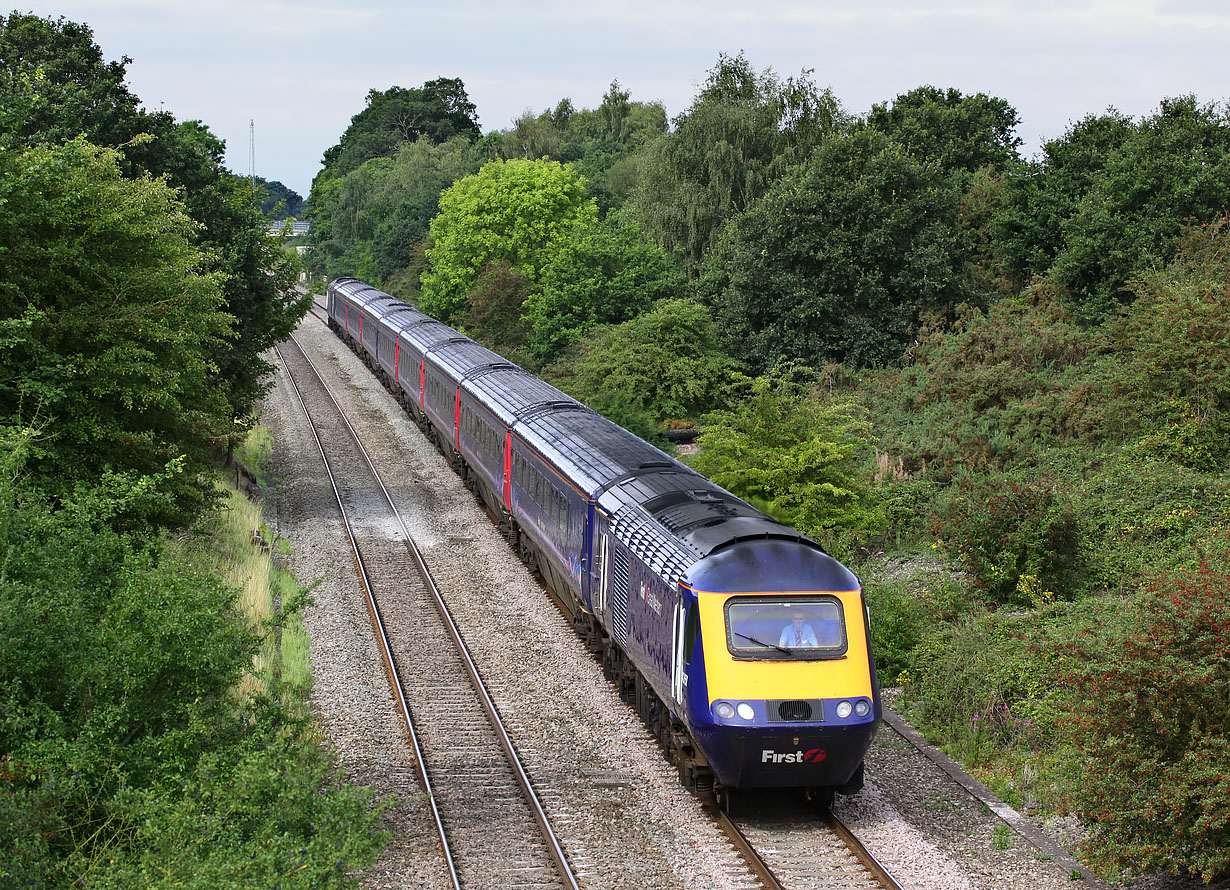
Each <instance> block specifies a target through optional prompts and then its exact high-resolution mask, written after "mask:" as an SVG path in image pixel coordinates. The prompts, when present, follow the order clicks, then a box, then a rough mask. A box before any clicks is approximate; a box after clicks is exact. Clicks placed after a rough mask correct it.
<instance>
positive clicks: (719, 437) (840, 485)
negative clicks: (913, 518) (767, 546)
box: [689, 363, 871, 538]
mask: <svg viewBox="0 0 1230 890" xmlns="http://www.w3.org/2000/svg"><path fill="white" fill-rule="evenodd" d="M726 399H727V401H728V402H729V403H730V404H731V405H732V406H733V407H731V408H729V409H726V410H719V411H715V412H714V413H712V414H710V415H708V416H707V417H706V418H705V426H704V429H703V431H702V433H701V436H700V439H699V440H698V441H697V446H698V450H697V452H696V454H695V455H693V456H692V457H691V458H690V459H689V463H690V464H691V465H692V466H693V467H695V468H696V469H697V470H699V471H700V472H701V473H704V474H705V475H706V476H708V477H709V478H710V479H712V480H713V481H714V482H716V483H718V484H719V485H721V486H723V487H725V488H728V489H730V490H731V491H733V492H734V493H735V494H737V495H739V496H740V497H743V498H746V499H748V500H750V501H751V502H752V503H754V504H758V505H760V506H761V508H762V509H765V510H767V511H768V512H770V513H772V514H773V515H775V516H777V517H779V518H780V519H782V520H783V521H784V522H788V523H790V524H791V525H793V526H795V527H796V528H798V529H799V530H801V531H803V532H805V533H807V534H810V535H813V536H816V537H819V538H831V537H832V535H833V533H834V532H838V531H850V530H859V531H867V528H866V526H867V522H868V519H869V513H868V510H867V505H866V504H867V498H868V482H869V479H870V466H871V463H870V439H869V434H870V430H871V424H870V422H869V421H868V419H867V416H866V411H865V410H864V409H862V408H861V407H860V406H859V405H858V404H857V403H856V402H854V401H853V400H850V399H848V398H843V397H830V396H829V395H828V394H827V393H825V392H824V390H823V388H822V387H820V386H819V385H818V381H817V379H816V375H815V374H814V372H812V371H811V370H810V369H809V368H805V367H802V366H800V365H795V364H791V363H782V364H779V365H778V366H777V367H775V368H774V369H773V370H772V371H771V372H770V373H769V374H766V375H764V376H762V377H756V378H749V377H741V378H739V379H738V380H737V381H736V382H735V384H734V385H733V386H732V387H731V390H730V392H729V393H728V394H727V395H726Z"/></svg>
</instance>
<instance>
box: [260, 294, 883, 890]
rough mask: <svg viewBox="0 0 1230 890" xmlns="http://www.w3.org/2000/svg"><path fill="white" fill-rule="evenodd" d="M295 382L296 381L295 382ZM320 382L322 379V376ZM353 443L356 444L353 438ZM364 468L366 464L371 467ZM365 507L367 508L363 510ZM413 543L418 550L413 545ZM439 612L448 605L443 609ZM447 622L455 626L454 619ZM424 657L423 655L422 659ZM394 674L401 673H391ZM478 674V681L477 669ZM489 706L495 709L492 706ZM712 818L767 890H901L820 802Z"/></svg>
mask: <svg viewBox="0 0 1230 890" xmlns="http://www.w3.org/2000/svg"><path fill="white" fill-rule="evenodd" d="M312 314H313V315H314V316H315V317H316V318H318V319H319V320H320V321H321V322H322V323H326V322H327V314H326V313H325V310H324V307H323V306H320V305H319V304H316V305H314V306H313V309H312ZM300 355H302V353H300ZM302 357H303V359H304V360H305V362H306V361H307V360H306V356H305V355H302ZM283 361H284V363H285V361H286V358H285V357H283ZM309 364H310V362H309ZM288 370H289V368H288ZM292 379H295V378H294V377H292ZM316 379H317V380H319V378H318V376H317V378H316ZM320 385H321V387H322V388H323V387H324V384H323V382H320ZM305 410H306V409H305ZM331 410H332V411H333V412H334V413H337V414H339V415H340V408H337V407H336V403H333V405H332V409H331ZM310 413H311V412H309V414H310ZM351 438H352V439H353V438H354V437H351ZM360 447H361V446H360ZM364 463H365V464H366V462H364ZM360 474H367V475H374V474H375V470H374V469H368V468H367V466H366V465H365V466H363V467H362V468H361V470H360V469H359V468H354V469H352V470H350V471H348V473H347V475H348V476H355V477H357V475H360ZM339 497H340V496H339ZM363 509H367V508H366V507H364V508H363ZM383 511H384V512H385V513H388V512H390V511H391V512H392V513H393V514H395V513H396V508H395V507H392V506H391V502H389V503H387V504H386V505H385V506H384V507H383ZM397 522H398V524H400V517H398V518H397ZM375 524H376V525H377V526H382V527H383V531H382V532H378V533H377V534H376V536H375V540H374V541H373V542H372V543H371V544H369V545H368V546H369V548H370V549H371V552H373V553H387V558H386V559H383V560H382V561H381V564H382V566H385V567H387V568H388V569H389V571H390V575H389V581H388V582H387V583H389V584H391V585H392V587H390V589H394V588H396V587H397V586H398V585H399V584H400V585H401V586H402V587H407V585H405V584H404V582H399V581H398V578H399V577H400V576H399V574H398V573H402V574H404V575H405V576H406V577H417V576H418V575H420V574H421V573H422V572H424V571H425V567H422V568H420V567H419V561H418V560H408V559H407V558H406V556H405V554H406V553H408V552H409V548H407V546H406V545H404V544H401V543H400V539H397V540H395V539H390V537H389V535H388V529H387V522H381V521H379V520H377V521H376V522H375ZM381 534H383V536H384V537H383V538H382V537H380V535H381ZM399 537H400V538H404V539H405V540H406V541H409V540H410V535H409V533H408V532H406V531H405V529H404V525H401V528H400V536H399ZM410 546H411V547H412V545H410ZM373 586H375V587H376V589H380V585H373ZM409 595H410V594H409V589H408V588H407V598H409ZM420 598H421V595H419V594H415V595H414V597H413V600H414V602H415V605H413V606H412V607H411V609H409V610H408V611H406V613H405V614H406V615H407V619H406V620H407V623H410V624H413V623H414V621H415V620H416V619H415V615H416V614H421V613H422V611H423V610H424V609H427V608H430V607H429V606H426V605H423V604H420V603H419V600H420ZM552 599H554V600H555V602H556V605H557V606H558V607H560V610H561V612H563V614H564V615H565V616H566V617H569V618H570V617H571V615H570V612H569V611H568V608H567V604H566V603H563V602H562V601H560V600H558V599H557V598H555V597H554V596H553V597H552ZM373 608H374V607H373ZM441 608H443V607H442V606H441ZM445 611H447V610H445ZM374 622H375V623H378V619H374ZM449 623H450V624H451V621H450V622H449ZM452 635H454V636H456V637H457V640H458V641H459V640H460V635H459V634H458V633H457V631H456V630H455V628H454V630H453V632H452ZM390 648H391V649H392V651H391V654H390V656H389V659H388V661H389V663H391V664H395V663H396V659H397V655H398V651H399V650H400V649H402V648H405V649H406V651H407V653H416V652H417V653H423V652H431V653H432V654H433V659H432V660H434V655H435V653H437V652H438V651H440V650H442V649H445V648H446V647H445V645H444V644H443V643H442V642H441V641H439V640H416V639H410V638H409V637H407V639H406V640H405V641H403V642H402V643H401V644H399V645H397V646H392V645H391V644H390ZM419 657H420V658H421V656H419ZM390 670H391V671H392V670H395V669H394V668H390ZM472 672H473V673H474V675H475V676H477V672H476V671H472ZM427 674H428V676H429V677H431V678H433V679H432V681H431V682H429V683H428V687H427V689H428V690H429V689H430V688H431V687H432V686H433V685H435V684H436V683H438V677H439V676H440V672H439V670H438V669H437V668H436V667H435V666H434V665H432V666H429V667H428V670H427ZM461 685H462V684H459V683H457V684H452V685H451V687H450V688H451V689H452V691H453V692H454V693H457V692H459V691H460V686H461ZM403 688H406V689H409V688H410V687H408V686H405V685H404V681H403ZM424 694H426V690H424V689H413V690H411V691H410V692H408V693H403V695H405V696H406V698H408V699H409V700H411V701H415V700H417V698H416V696H421V695H424ZM491 709H492V711H494V706H492V708H491ZM407 720H408V725H410V726H411V732H412V733H413V732H415V729H414V725H413V723H412V722H410V715H409V713H408V716H407ZM421 734H424V735H426V734H427V733H426V732H422V731H421ZM484 744H489V742H484V743H479V745H478V746H477V747H475V748H473V749H472V750H474V751H476V752H477V756H478V757H479V758H480V759H481V758H484V757H485V752H486V751H488V750H491V749H490V748H484V747H483V745H484ZM508 747H509V748H511V743H508ZM465 757H466V755H462V759H465ZM475 762H479V761H475ZM429 767H430V764H429ZM437 781H438V780H437ZM527 783H528V780H527ZM505 796H506V793H501V794H499V795H498V797H499V798H501V800H502V799H503V798H504V797H505ZM714 818H715V819H716V820H717V821H718V823H719V827H720V828H721V830H722V831H723V832H724V833H725V834H726V835H727V837H728V838H730V840H731V843H732V844H733V845H734V846H735V848H736V849H737V850H739V852H740V855H741V856H742V858H743V859H744V860H745V861H746V862H747V863H748V866H749V868H750V869H751V871H752V872H753V873H754V874H755V876H756V878H757V880H759V882H760V883H761V884H762V885H763V886H764V887H766V888H769V890H828V888H884V890H897V888H899V886H900V885H899V884H898V883H897V882H896V881H895V880H894V879H893V877H892V876H891V875H890V874H889V873H888V872H887V871H886V870H885V869H884V868H883V866H881V865H880V864H879V863H878V862H877V861H876V860H875V858H874V856H872V854H871V853H870V852H868V851H867V850H866V849H865V848H864V847H863V846H862V844H861V843H860V842H859V841H858V840H857V838H855V837H854V835H853V834H851V833H850V832H849V830H848V829H846V828H845V826H843V825H842V824H841V823H840V822H839V821H838V820H837V819H836V817H834V816H832V815H831V814H829V813H827V812H821V811H819V810H818V809H817V808H816V807H815V806H814V805H811V804H804V803H802V802H801V801H799V800H798V799H795V798H791V799H788V800H778V801H777V802H776V803H775V804H774V805H773V806H772V812H771V813H769V814H755V813H753V814H748V815H740V816H739V817H738V818H735V819H732V818H730V817H729V816H727V815H726V814H725V813H721V812H720V811H718V810H717V809H716V808H714ZM439 819H440V821H441V822H444V821H445V816H444V815H441V816H440V817H439ZM545 819H546V817H545V815H542V816H541V820H542V821H543V823H544V824H545ZM474 821H475V823H476V827H479V826H480V825H481V827H480V828H479V830H480V831H481V832H488V833H493V832H494V833H498V829H496V828H495V827H494V826H495V823H494V822H492V823H488V824H482V823H485V822H486V820H485V819H476V820H474ZM443 830H445V831H447V830H448V827H447V825H445V826H444V829H443ZM496 846H497V847H498V848H499V849H498V851H497V852H496V854H495V855H504V854H505V848H504V844H497V845H496ZM446 849H447V847H446ZM559 856H560V860H561V861H563V854H562V852H561V853H560V854H559ZM565 867H566V865H565ZM514 874H515V876H516V877H515V880H513V881H512V882H511V883H508V884H506V885H507V886H518V887H520V886H526V887H534V886H577V884H576V883H573V884H552V883H543V884H538V883H534V881H533V880H531V879H530V878H532V877H533V876H534V875H535V870H534V868H533V867H530V868H529V869H528V870H526V866H524V865H520V866H517V867H515V868H514ZM568 878H569V879H570V880H573V881H575V880H576V879H575V878H574V877H573V876H572V875H571V874H569V875H568ZM501 885H505V884H501ZM458 886H485V884H483V883H481V882H480V883H476V884H459V885H458ZM492 886H494V884H493V885H492Z"/></svg>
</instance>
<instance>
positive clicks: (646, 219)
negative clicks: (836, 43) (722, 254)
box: [625, 54, 845, 269]
mask: <svg viewBox="0 0 1230 890" xmlns="http://www.w3.org/2000/svg"><path fill="white" fill-rule="evenodd" d="M844 119H845V118H844V115H843V113H842V111H841V108H840V105H839V104H838V102H837V100H836V99H835V98H834V97H833V95H832V93H831V92H830V91H828V90H820V89H818V88H817V87H816V85H815V84H814V83H813V82H812V80H811V78H810V73H809V72H803V74H802V75H801V76H800V77H798V78H786V79H785V80H780V79H779V78H778V77H777V76H776V75H775V74H773V72H772V71H766V72H764V73H763V74H757V73H756V72H755V71H754V70H753V69H752V66H751V63H750V62H748V61H747V59H745V58H744V57H743V55H742V54H740V55H738V56H735V57H733V58H732V57H730V56H725V55H723V56H720V57H719V59H718V64H717V65H716V66H715V67H714V68H713V69H712V70H711V71H710V72H709V77H708V79H707V80H706V82H705V85H704V86H703V87H702V88H701V91H700V93H699V94H698V95H697V97H696V99H695V100H694V101H693V103H692V105H691V107H690V108H688V110H687V111H685V112H684V113H683V114H681V115H680V116H679V117H678V118H676V120H675V131H674V132H673V133H671V134H669V135H663V136H662V137H660V138H658V139H656V140H654V141H653V142H651V143H649V144H648V145H647V146H646V148H645V153H646V155H645V158H644V160H643V162H642V164H641V167H640V176H639V181H638V184H637V187H636V191H635V192H634V194H633V195H632V196H631V198H630V199H629V201H628V203H627V205H626V208H625V212H627V213H628V214H629V215H630V216H631V217H632V218H633V219H635V220H636V221H637V222H639V223H640V224H641V225H642V226H643V227H644V228H645V230H646V231H647V232H649V233H650V234H651V235H652V236H653V237H654V238H655V239H656V240H657V241H658V242H659V243H660V244H662V246H663V247H665V248H666V249H667V250H668V251H674V250H679V251H680V252H681V253H682V254H683V256H684V258H685V261H686V262H687V264H688V267H689V269H693V268H695V267H696V266H698V265H699V263H700V262H701V260H702V258H703V257H704V255H705V252H706V251H707V250H708V249H709V247H710V245H711V244H712V243H713V241H714V239H715V238H716V237H717V235H718V233H719V232H720V230H721V228H722V226H723V225H724V224H725V222H726V221H727V220H729V219H731V218H733V217H734V216H736V215H738V214H739V213H741V212H742V211H744V210H745V209H747V208H748V207H750V206H751V205H752V204H753V203H754V202H755V201H756V200H757V199H758V198H760V197H761V196H762V195H764V194H765V193H766V192H767V191H768V190H769V189H770V188H771V187H772V185H773V184H774V183H775V182H776V181H777V180H778V179H780V178H781V177H782V175H783V174H784V173H785V172H786V170H787V169H788V168H789V167H790V166H791V165H793V164H797V163H800V162H802V161H804V160H806V159H807V157H808V156H809V155H810V154H811V152H812V150H813V149H814V148H815V147H816V146H817V145H818V144H819V143H820V141H821V139H822V138H823V137H824V136H825V135H826V134H828V133H832V132H834V131H835V130H836V129H837V128H838V127H839V126H841V125H842V123H844Z"/></svg>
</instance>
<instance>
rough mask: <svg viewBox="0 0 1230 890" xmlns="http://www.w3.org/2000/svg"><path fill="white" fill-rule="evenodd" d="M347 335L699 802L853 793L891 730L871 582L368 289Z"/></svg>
mask: <svg viewBox="0 0 1230 890" xmlns="http://www.w3.org/2000/svg"><path fill="white" fill-rule="evenodd" d="M328 313H329V325H330V327H331V328H333V330H334V331H335V332H336V333H337V334H338V336H340V337H342V338H343V339H344V340H346V341H347V342H348V343H349V344H350V345H351V347H352V348H353V349H354V350H355V351H356V352H357V353H358V354H359V355H360V356H362V357H363V358H364V360H365V361H366V362H367V363H368V365H369V366H370V367H371V368H372V369H373V371H375V372H376V373H377V374H378V375H379V376H380V377H381V378H382V379H383V381H384V382H385V384H386V385H387V386H388V387H389V389H390V390H391V391H392V392H393V393H394V395H395V396H396V397H397V398H398V400H399V401H400V402H401V403H402V404H403V405H404V406H405V407H406V408H407V410H409V411H410V412H411V413H412V414H413V416H414V417H415V418H416V420H417V421H418V422H419V424H420V425H421V426H422V427H423V429H424V430H425V431H426V432H427V433H428V435H430V436H431V437H432V438H433V439H434V441H435V442H436V444H437V445H438V446H439V447H440V448H441V450H442V451H443V452H444V453H445V454H446V455H448V456H450V457H451V459H452V461H453V466H454V468H455V469H456V470H457V471H458V472H459V473H460V474H461V475H462V477H463V478H464V479H465V480H466V482H467V484H468V485H469V486H470V487H471V488H472V489H473V490H474V491H475V493H476V494H477V495H478V496H479V497H481V498H482V500H483V502H484V503H485V505H486V506H487V508H488V509H489V511H490V512H491V514H492V515H493V516H494V517H496V518H497V520H498V522H499V524H500V528H501V530H502V531H503V532H504V534H505V535H506V536H507V537H508V539H509V540H510V541H511V542H512V543H513V545H514V546H515V547H517V548H518V549H519V551H520V553H521V555H522V557H523V558H524V559H525V560H526V561H527V562H529V563H530V564H531V565H532V566H533V567H534V568H535V569H537V570H538V572H539V573H540V574H541V575H542V576H543V578H544V579H545V580H546V582H547V583H548V584H549V585H550V587H551V589H552V590H553V591H554V592H555V593H556V595H557V596H558V597H559V598H560V599H561V600H563V601H564V602H565V603H566V604H568V605H569V607H570V610H571V612H572V614H573V623H574V626H575V627H576V629H577V631H578V633H579V634H580V635H581V636H582V637H583V638H584V639H585V640H586V641H587V643H589V645H590V646H591V648H592V649H593V651H594V652H595V653H600V654H601V656H602V663H603V671H604V673H605V674H606V676H607V677H608V679H610V680H612V681H614V682H615V683H616V684H617V685H618V688H619V690H620V693H621V695H623V696H624V697H625V698H626V699H627V700H628V701H629V702H631V703H633V704H634V705H635V706H636V708H637V710H638V711H639V712H640V714H641V716H642V717H643V718H644V720H645V721H646V723H647V724H648V725H649V726H650V727H651V728H652V729H653V730H654V732H655V733H656V734H657V735H658V738H659V739H660V741H661V742H662V745H663V748H664V750H665V751H666V753H667V756H668V757H670V758H671V759H672V761H673V762H675V763H676V764H677V765H678V767H679V773H680V778H681V780H682V781H683V782H684V784H685V785H686V786H688V787H689V788H691V789H693V790H695V791H696V792H697V793H702V794H705V793H714V792H716V793H717V795H718V796H719V797H720V798H724V799H729V792H730V791H731V790H732V789H748V788H803V789H815V790H817V791H819V792H821V793H828V792H830V791H831V790H837V791H839V792H842V793H853V792H855V791H857V790H858V789H859V788H860V787H861V786H862V778H863V757H864V755H865V753H866V751H867V748H868V747H869V746H870V744H871V740H872V737H873V735H874V734H875V731H876V728H877V726H878V722H879V720H880V702H879V694H878V689H877V685H876V675H875V667H874V663H873V662H872V658H871V647H870V633H869V627H868V616H867V610H866V606H865V604H864V601H863V594H862V589H861V586H860V584H859V580H858V579H857V578H856V577H855V576H854V574H853V573H851V572H850V571H849V570H848V569H847V568H846V567H845V566H843V565H842V564H841V563H840V562H838V561H837V560H836V559H834V558H833V557H832V556H830V555H829V554H827V553H826V552H825V551H824V550H823V549H821V548H820V547H819V546H818V545H817V544H815V543H813V542H812V541H810V540H808V539H807V538H805V537H804V536H803V535H801V534H800V533H799V532H797V531H795V530H794V529H792V528H790V527H788V526H786V525H783V524H782V523H780V522H777V521H776V520H774V519H772V518H770V517H769V516H766V515H765V514H764V513H761V512H760V511H758V510H756V509H754V508H753V507H751V506H750V505H748V504H747V503H745V502H743V501H741V500H739V499H738V498H736V497H735V496H734V495H732V494H730V493H729V492H728V491H726V490H724V489H722V488H720V487H718V486H717V485H715V484H713V483H712V482H710V481H709V480H708V479H706V478H705V477H703V476H701V475H700V474H699V473H697V472H695V471H694V470H692V469H690V468H688V467H687V466H685V465H683V464H681V463H679V462H678V461H676V460H674V459H673V458H671V457H670V456H669V455H667V454H665V453H663V452H662V451H660V450H659V449H657V448H654V447H653V446H651V445H649V444H648V443H647V442H645V441H644V440H642V439H640V438H638V437H636V436H634V435H633V434H632V433H629V432H628V431H627V430H624V429H623V428H621V427H619V426H617V425H616V424H614V423H612V422H611V421H609V420H607V419H606V418H604V417H602V416H601V415H600V414H598V413H597V412H595V411H593V410H591V409H589V408H587V407H585V406H584V405H582V404H581V403H580V402H578V401H576V400H575V399H572V398H570V397H569V396H567V395H565V394H564V393H563V392H561V391H560V390H558V389H556V388H555V387H553V386H551V385H550V384H548V383H545V382H544V381H542V380H539V379H538V378H537V377H535V376H534V375H533V374H531V373H529V372H528V371H526V370H524V369H522V368H520V367H518V366H517V365H514V364H512V363H511V362H508V361H506V360H505V359H503V358H501V357H500V356H499V355H497V354H495V353H494V352H491V351H490V350H488V349H486V348H484V347H483V346H481V345H479V344H478V343H476V342H474V341H473V340H471V339H470V338H468V337H465V336H463V335H462V334H460V333H459V332H458V331H456V330H455V329H453V328H451V327H449V326H447V325H445V324H443V323H441V322H439V321H437V320H435V319H433V318H431V317H429V316H427V315H425V314H424V313H423V312H421V311H419V310H418V309H416V308H414V307H412V306H409V305H407V304H405V303H403V302H401V301H399V300H397V299H396V298H394V297H391V296H389V295H388V294H385V293H383V292H381V291H379V290H377V289H376V288H374V287H371V286H370V285H367V284H364V283H363V282H361V281H358V280H356V279H353V278H341V279H338V280H337V281H334V282H333V283H332V284H330V285H329V291H328Z"/></svg>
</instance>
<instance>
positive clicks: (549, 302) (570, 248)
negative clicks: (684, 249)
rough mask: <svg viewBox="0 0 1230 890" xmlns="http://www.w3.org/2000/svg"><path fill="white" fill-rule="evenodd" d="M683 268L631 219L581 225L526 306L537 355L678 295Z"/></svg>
mask: <svg viewBox="0 0 1230 890" xmlns="http://www.w3.org/2000/svg"><path fill="white" fill-rule="evenodd" d="M683 283H684V280H683V273H682V271H681V270H680V269H679V268H678V267H677V266H676V265H675V264H674V263H673V262H672V261H671V258H670V257H669V256H667V255H666V253H665V252H664V251H663V250H662V249H661V248H660V247H658V246H657V245H656V244H653V243H652V242H650V241H647V240H646V239H645V238H644V237H643V236H642V234H641V232H640V230H639V229H638V228H637V227H636V226H635V225H632V224H625V225H616V224H612V223H610V222H603V223H598V224H596V225H592V226H588V227H580V226H578V227H577V229H576V230H574V231H573V232H572V233H571V237H569V238H567V239H566V240H564V241H563V242H562V243H561V244H560V246H559V249H558V250H557V251H556V252H555V254H554V255H553V256H552V257H551V259H550V261H549V262H548V263H547V264H546V266H545V267H544V268H543V270H542V275H541V276H540V278H539V284H538V288H537V289H536V290H535V291H534V292H533V293H531V294H530V295H529V296H528V299H526V301H525V305H524V307H523V309H524V313H525V316H526V318H527V319H528V320H529V322H530V325H531V329H532V334H531V339H532V349H533V355H534V358H535V359H536V360H537V361H538V362H540V363H546V362H549V361H551V360H552V359H554V358H556V357H557V356H558V355H559V353H560V352H561V351H562V350H563V349H564V348H565V347H567V346H568V345H569V344H571V343H573V342H574V341H576V340H578V339H579V338H581V337H583V336H584V335H585V334H586V333H588V332H589V330H590V329H592V328H593V327H594V326H596V325H600V324H618V323H620V322H623V321H627V320H629V319H631V318H633V317H635V316H636V315H638V314H640V313H641V312H644V311H645V310H647V309H648V308H649V307H650V306H651V305H653V304H654V303H656V302H657V301H659V300H662V299H665V298H668V297H673V296H678V295H679V294H680V293H681V291H682V289H683Z"/></svg>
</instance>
